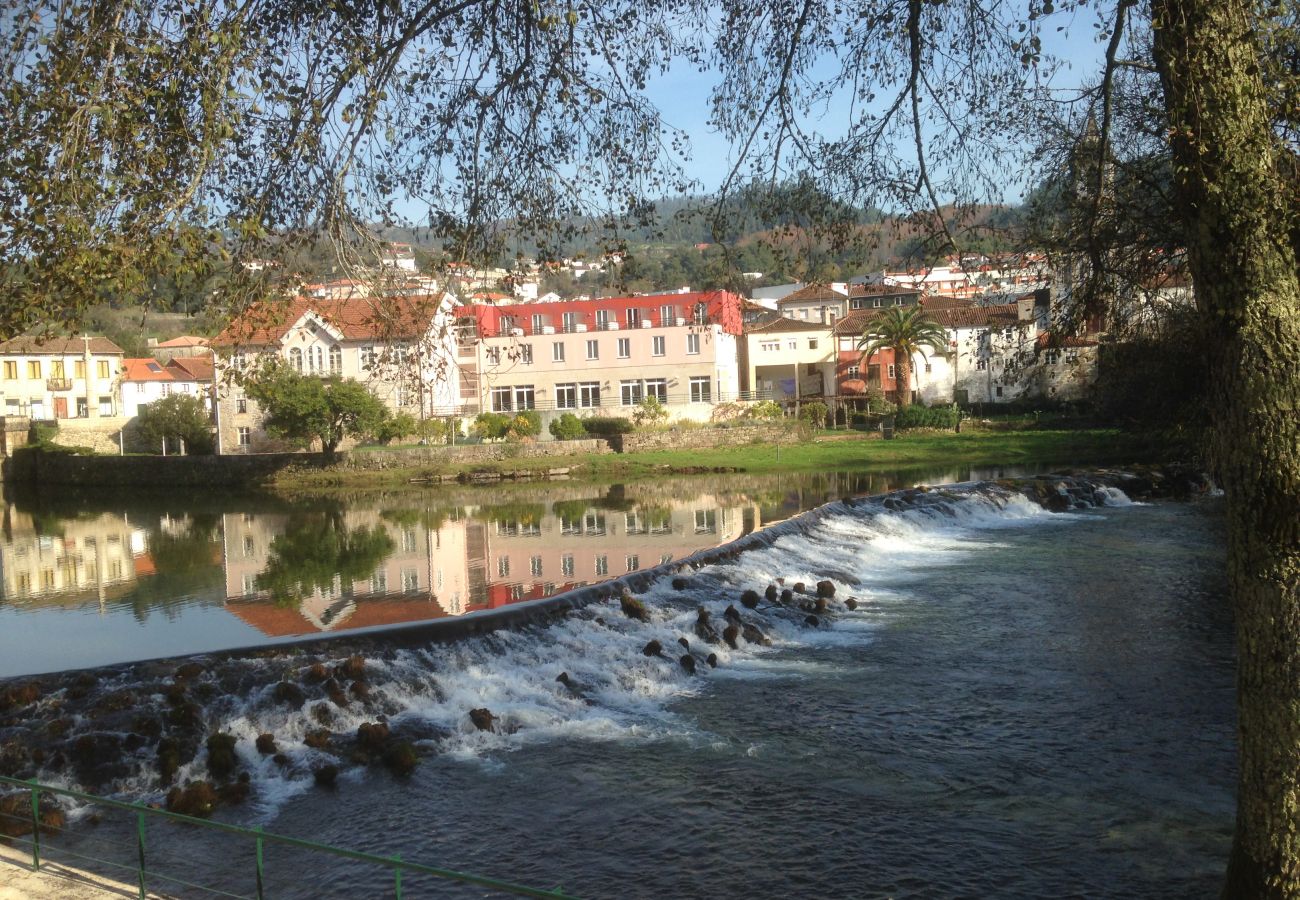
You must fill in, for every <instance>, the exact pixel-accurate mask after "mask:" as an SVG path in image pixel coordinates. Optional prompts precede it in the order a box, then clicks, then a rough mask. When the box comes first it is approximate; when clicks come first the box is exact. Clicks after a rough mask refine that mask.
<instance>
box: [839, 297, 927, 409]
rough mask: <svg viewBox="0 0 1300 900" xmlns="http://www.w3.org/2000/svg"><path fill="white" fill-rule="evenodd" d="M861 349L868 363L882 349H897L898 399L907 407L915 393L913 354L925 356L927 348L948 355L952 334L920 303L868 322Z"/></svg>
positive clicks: (923, 357)
mask: <svg viewBox="0 0 1300 900" xmlns="http://www.w3.org/2000/svg"><path fill="white" fill-rule="evenodd" d="M858 350H860V351H861V352H862V361H863V362H864V363H866V362H868V361H870V359H871V358H872V357H873V356H875V355H876V354H877V353H879V352H880V351H881V350H893V351H894V365H895V366H896V367H897V369H898V381H897V387H898V398H899V399H898V402H899V405H900V406H903V407H906V406H907V405H908V404H909V403H911V396H912V393H911V392H912V384H911V381H912V379H911V374H912V357H913V356H915V355H916V354H920V355H921V358H922V359H925V358H926V355H925V351H927V350H929V351H930V352H931V353H932V354H934V355H936V356H946V355H947V353H948V333H947V332H946V331H944V329H943V326H941V325H939V324H938V323H936V322H935V321H934V320H933V319H931V318H930V317H929V316H928V315H927V314H926V312H925V310H924V309H923V308H921V307H919V306H910V307H892V308H890V309H887V310H885V311H884V312H882V313H880V314H879V315H877V316H874V317H873V318H872V319H871V320H870V321H869V322H867V325H866V327H865V328H864V329H863V330H862V337H861V338H859V340H858Z"/></svg>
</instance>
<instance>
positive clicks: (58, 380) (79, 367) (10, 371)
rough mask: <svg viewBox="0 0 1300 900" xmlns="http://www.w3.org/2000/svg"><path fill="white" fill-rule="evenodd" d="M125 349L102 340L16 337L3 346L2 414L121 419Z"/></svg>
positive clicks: (0, 365)
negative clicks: (118, 417) (120, 389)
mask: <svg viewBox="0 0 1300 900" xmlns="http://www.w3.org/2000/svg"><path fill="white" fill-rule="evenodd" d="M124 355H125V354H124V353H123V352H122V348H121V347H119V346H117V344H115V343H113V342H112V341H110V340H109V339H108V338H104V337H52V338H37V337H16V338H12V339H11V340H8V341H4V342H3V343H0V376H2V377H0V399H2V400H3V402H2V403H0V408H3V411H4V414H5V415H7V416H30V417H31V418H33V419H73V418H81V419H96V418H108V417H114V416H118V415H120V414H121V413H120V401H119V386H120V384H121V377H122V373H123V364H122V360H123V357H124Z"/></svg>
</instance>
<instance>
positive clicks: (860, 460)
mask: <svg viewBox="0 0 1300 900" xmlns="http://www.w3.org/2000/svg"><path fill="white" fill-rule="evenodd" d="M1168 453H1169V448H1168V447H1166V446H1164V445H1163V444H1160V443H1158V442H1156V441H1153V440H1152V439H1150V438H1146V437H1140V436H1136V435H1132V434H1128V433H1126V432H1122V431H1119V430H1116V429H1082V430H1070V431H1051V430H1042V431H978V430H968V431H964V432H963V433H961V434H955V433H952V432H903V433H900V434H899V435H898V437H897V438H895V439H894V440H892V441H885V440H881V439H880V438H878V437H876V436H874V435H873V436H866V435H857V434H847V435H846V434H845V433H844V432H837V433H829V434H824V435H821V436H819V437H818V438H816V439H814V440H813V441H811V442H806V443H800V442H798V441H796V440H795V439H794V437H793V435H792V436H791V439H790V441H789V442H782V443H781V444H779V445H776V444H758V445H750V446H740V447H718V448H715V449H706V450H665V451H655V452H647V453H627V454H574V455H572V456H555V457H543V458H536V459H522V458H520V459H507V460H501V461H497V462H491V463H472V464H466V465H454V464H447V465H442V466H428V465H421V466H412V467H398V468H390V469H384V470H382V471H358V470H344V469H333V470H318V471H313V470H295V471H292V472H286V473H284V474H282V475H281V476H280V477H279V478H278V479H277V485H278V486H280V487H285V488H292V487H331V486H333V487H351V488H357V487H367V486H374V487H382V486H385V485H393V484H397V483H403V484H404V483H406V482H408V481H410V480H411V479H413V478H418V477H421V476H428V475H431V474H454V473H456V472H458V471H462V470H473V471H484V470H500V471H514V472H522V471H539V470H540V471H544V470H546V469H551V468H556V467H568V468H570V469H571V470H572V472H571V477H575V478H583V479H590V480H593V481H608V480H615V479H618V480H631V479H636V478H643V477H650V476H654V475H659V474H663V473H664V472H666V471H669V472H672V471H677V472H689V471H694V470H698V469H701V468H705V469H712V468H718V467H727V468H735V469H739V470H742V471H746V472H778V471H780V472H788V471H828V470H850V469H861V470H869V469H875V470H883V469H902V468H919V467H923V466H934V467H941V466H947V465H1015V464H1030V463H1032V464H1039V465H1059V466H1088V465H1106V464H1116V463H1139V462H1158V461H1165V457H1167V456H1168Z"/></svg>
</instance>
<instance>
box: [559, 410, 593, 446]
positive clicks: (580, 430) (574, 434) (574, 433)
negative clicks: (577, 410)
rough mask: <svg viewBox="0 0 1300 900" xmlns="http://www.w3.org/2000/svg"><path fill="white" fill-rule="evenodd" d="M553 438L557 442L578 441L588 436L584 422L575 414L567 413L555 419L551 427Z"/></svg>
mask: <svg viewBox="0 0 1300 900" xmlns="http://www.w3.org/2000/svg"><path fill="white" fill-rule="evenodd" d="M550 431H551V436H552V437H553V438H555V439H556V440H557V441H577V440H581V439H582V438H585V437H586V436H587V429H586V428H584V427H583V424H582V420H581V419H579V418H578V417H577V416H575V415H574V414H573V413H565V414H564V415H562V416H560V417H559V418H558V419H553V420H552V421H551V426H550Z"/></svg>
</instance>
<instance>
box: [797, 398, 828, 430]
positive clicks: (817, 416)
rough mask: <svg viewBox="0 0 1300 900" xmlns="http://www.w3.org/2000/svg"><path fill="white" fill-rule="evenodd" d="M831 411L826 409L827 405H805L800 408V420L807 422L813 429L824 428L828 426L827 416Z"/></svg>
mask: <svg viewBox="0 0 1300 900" xmlns="http://www.w3.org/2000/svg"><path fill="white" fill-rule="evenodd" d="M829 412H830V410H828V409H827V408H826V404H825V403H820V402H817V401H814V402H812V403H805V404H804V405H803V406H801V407H800V408H799V420H800V421H801V422H807V423H808V424H809V425H810V426H812V427H813V428H824V427H825V426H826V416H827V415H828V414H829Z"/></svg>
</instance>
